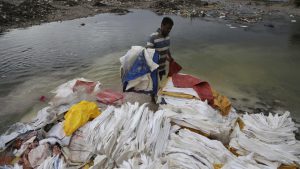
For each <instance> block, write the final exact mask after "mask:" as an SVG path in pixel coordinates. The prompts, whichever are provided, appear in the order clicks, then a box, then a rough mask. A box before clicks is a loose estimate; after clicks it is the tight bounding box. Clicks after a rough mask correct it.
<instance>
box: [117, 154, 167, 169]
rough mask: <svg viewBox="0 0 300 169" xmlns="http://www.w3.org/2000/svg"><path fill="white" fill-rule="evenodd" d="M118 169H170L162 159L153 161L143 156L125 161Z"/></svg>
mask: <svg viewBox="0 0 300 169" xmlns="http://www.w3.org/2000/svg"><path fill="white" fill-rule="evenodd" d="M117 169H168V164H167V163H166V162H164V163H163V162H162V161H161V160H160V159H155V160H153V159H152V158H151V157H149V156H146V155H145V154H142V155H141V157H134V158H132V159H129V160H127V161H124V162H123V163H122V164H121V165H120V167H118V168H117Z"/></svg>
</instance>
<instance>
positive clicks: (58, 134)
mask: <svg viewBox="0 0 300 169" xmlns="http://www.w3.org/2000/svg"><path fill="white" fill-rule="evenodd" d="M47 137H48V138H49V137H50V138H55V139H57V140H59V143H60V145H61V146H68V145H69V143H70V140H71V136H66V133H65V132H64V127H63V122H59V123H57V124H55V125H54V126H53V127H52V128H51V129H50V130H49V131H48V133H47Z"/></svg>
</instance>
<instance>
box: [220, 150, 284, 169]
mask: <svg viewBox="0 0 300 169" xmlns="http://www.w3.org/2000/svg"><path fill="white" fill-rule="evenodd" d="M249 168H250V169H277V168H278V167H277V166H266V165H262V164H258V163H257V162H256V161H255V160H254V159H253V153H251V154H249V155H247V156H239V157H238V158H236V159H234V160H231V161H229V162H227V163H226V164H225V165H224V166H223V167H222V169H249Z"/></svg>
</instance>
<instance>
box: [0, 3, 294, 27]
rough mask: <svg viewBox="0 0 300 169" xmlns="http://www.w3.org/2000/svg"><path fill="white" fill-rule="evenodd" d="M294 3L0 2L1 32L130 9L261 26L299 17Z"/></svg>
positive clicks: (123, 12) (122, 13) (123, 11)
mask: <svg viewBox="0 0 300 169" xmlns="http://www.w3.org/2000/svg"><path fill="white" fill-rule="evenodd" d="M296 4H297V2H296V3H295V2H287V1H251V0H230V1H223V0H221V1H215V0H208V1H200V0H173V1H163V0H126V1H120V0H14V1H9V0H0V23H1V25H0V31H1V32H3V31H5V30H7V29H11V28H22V27H28V26H32V25H38V24H41V23H46V22H53V21H63V20H72V19H75V18H82V17H88V16H93V15H96V14H99V13H116V14H118V15H124V14H127V13H128V12H130V9H150V10H152V11H153V12H155V13H156V14H158V15H163V14H175V15H179V16H183V17H208V18H219V19H223V20H226V21H228V22H232V23H241V24H255V23H262V22H264V21H266V20H270V18H281V19H283V20H287V21H291V22H295V21H296V20H294V19H293V18H294V17H296V16H300V9H299V8H297V5H296ZM82 25H84V23H83V24H82ZM266 25H267V26H269V27H274V25H270V24H266Z"/></svg>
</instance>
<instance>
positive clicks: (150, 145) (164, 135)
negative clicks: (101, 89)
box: [86, 103, 171, 168]
mask: <svg viewBox="0 0 300 169" xmlns="http://www.w3.org/2000/svg"><path fill="white" fill-rule="evenodd" d="M163 113H164V111H157V112H156V113H155V114H154V113H153V112H152V111H150V110H148V108H147V107H146V104H143V105H142V106H139V104H138V103H135V104H130V103H127V104H124V105H122V107H121V108H115V107H111V106H109V107H108V108H107V109H106V110H105V111H104V112H103V113H102V114H101V116H98V117H97V118H95V119H94V120H93V121H91V122H90V123H89V124H88V127H87V131H86V132H87V140H89V142H90V143H91V145H93V149H94V152H95V153H97V154H101V155H106V157H107V158H108V159H109V160H111V161H112V162H113V163H114V164H116V166H119V165H121V164H122V162H123V161H125V160H128V159H130V158H132V157H134V156H138V155H139V154H150V155H151V157H152V158H154V157H160V156H161V155H162V154H163V152H165V149H166V146H167V139H168V136H169V131H170V127H171V124H170V121H169V120H168V119H167V118H166V117H164V115H163ZM109 163H110V162H109ZM101 168H104V167H103V166H102V167H101Z"/></svg>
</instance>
